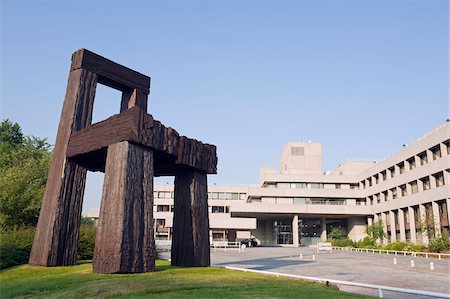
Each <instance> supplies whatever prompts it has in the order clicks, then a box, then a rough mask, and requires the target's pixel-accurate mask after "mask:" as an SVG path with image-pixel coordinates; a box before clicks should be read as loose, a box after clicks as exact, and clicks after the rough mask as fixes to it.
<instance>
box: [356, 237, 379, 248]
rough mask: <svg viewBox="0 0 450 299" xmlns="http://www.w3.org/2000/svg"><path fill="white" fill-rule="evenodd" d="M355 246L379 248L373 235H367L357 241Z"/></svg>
mask: <svg viewBox="0 0 450 299" xmlns="http://www.w3.org/2000/svg"><path fill="white" fill-rule="evenodd" d="M355 246H356V247H358V248H377V245H376V244H375V240H374V239H372V238H371V237H365V238H364V239H362V240H361V241H358V242H356V243H355Z"/></svg>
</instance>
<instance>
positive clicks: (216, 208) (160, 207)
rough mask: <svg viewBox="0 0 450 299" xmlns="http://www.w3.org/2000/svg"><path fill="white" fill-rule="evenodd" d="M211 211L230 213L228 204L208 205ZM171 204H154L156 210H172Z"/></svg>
mask: <svg viewBox="0 0 450 299" xmlns="http://www.w3.org/2000/svg"><path fill="white" fill-rule="evenodd" d="M210 207H211V211H210V212H211V213H230V207H229V206H210ZM173 209H174V206H173V205H156V212H173Z"/></svg>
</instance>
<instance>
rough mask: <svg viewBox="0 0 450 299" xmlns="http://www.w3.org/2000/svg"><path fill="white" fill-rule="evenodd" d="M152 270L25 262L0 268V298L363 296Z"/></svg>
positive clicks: (260, 278)
mask: <svg viewBox="0 0 450 299" xmlns="http://www.w3.org/2000/svg"><path fill="white" fill-rule="evenodd" d="M156 266H157V271H156V272H153V273H142V274H113V275H109V274H96V273H93V272H92V264H90V263H86V264H80V265H76V266H69V267H53V268H43V267H31V266H28V265H24V266H19V267H15V268H12V269H7V270H4V271H1V272H0V288H1V293H0V297H1V298H2V299H4V298H11V297H13V298H14V297H22V298H23V297H45V298H47V297H54V298H88V297H100V298H104V297H107V298H110V297H115V298H121V297H127V298H133V297H135V298H139V297H152V296H153V297H158V298H187V297H191V298H261V297H264V298H286V297H288V298H289V297H290V298H293V297H295V298H367V297H365V296H359V295H355V294H349V293H343V292H339V291H338V290H337V289H336V288H334V287H327V286H325V285H322V284H318V283H310V282H303V281H298V280H292V279H285V278H276V277H270V276H265V275H259V274H254V273H245V272H238V271H231V270H226V269H222V268H215V267H209V268H175V267H171V266H170V264H169V262H167V261H157V264H156Z"/></svg>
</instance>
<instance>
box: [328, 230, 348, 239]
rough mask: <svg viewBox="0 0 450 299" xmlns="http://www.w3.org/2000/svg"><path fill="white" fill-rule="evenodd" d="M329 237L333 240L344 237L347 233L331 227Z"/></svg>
mask: <svg viewBox="0 0 450 299" xmlns="http://www.w3.org/2000/svg"><path fill="white" fill-rule="evenodd" d="M329 237H330V238H331V239H333V240H338V239H345V238H346V237H347V235H346V234H345V233H344V232H343V231H342V230H341V229H339V228H333V229H332V230H331V232H330V235H329Z"/></svg>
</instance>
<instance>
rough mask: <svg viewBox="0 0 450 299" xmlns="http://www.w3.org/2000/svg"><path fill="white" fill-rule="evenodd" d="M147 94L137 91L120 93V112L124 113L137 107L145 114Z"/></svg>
mask: <svg viewBox="0 0 450 299" xmlns="http://www.w3.org/2000/svg"><path fill="white" fill-rule="evenodd" d="M147 103H148V94H147V93H145V92H143V91H141V90H139V89H133V90H132V91H124V92H122V101H121V103H120V112H124V111H126V110H128V109H130V108H133V107H135V106H137V107H139V108H141V109H142V111H144V112H145V113H147Z"/></svg>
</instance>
